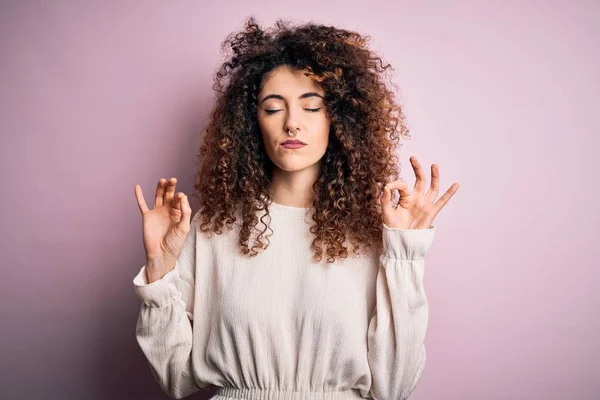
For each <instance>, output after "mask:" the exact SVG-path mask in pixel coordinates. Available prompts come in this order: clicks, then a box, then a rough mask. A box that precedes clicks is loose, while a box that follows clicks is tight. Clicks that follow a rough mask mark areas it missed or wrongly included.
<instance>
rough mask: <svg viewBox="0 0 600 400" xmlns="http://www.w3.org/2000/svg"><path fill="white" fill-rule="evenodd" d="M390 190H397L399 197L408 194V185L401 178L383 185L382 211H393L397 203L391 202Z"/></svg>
mask: <svg viewBox="0 0 600 400" xmlns="http://www.w3.org/2000/svg"><path fill="white" fill-rule="evenodd" d="M392 190H398V191H399V192H400V198H402V197H406V196H410V193H409V192H408V185H407V184H406V183H405V182H402V181H401V180H396V181H394V182H390V183H388V184H387V185H385V186H384V187H383V196H382V197H381V208H382V210H383V212H386V213H390V212H393V211H394V210H395V209H396V207H397V205H396V206H394V205H393V204H392Z"/></svg>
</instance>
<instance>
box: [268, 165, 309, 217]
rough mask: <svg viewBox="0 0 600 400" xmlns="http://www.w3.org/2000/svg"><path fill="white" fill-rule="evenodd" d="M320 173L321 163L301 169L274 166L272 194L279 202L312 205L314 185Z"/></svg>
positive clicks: (301, 205) (292, 205)
mask: <svg viewBox="0 0 600 400" xmlns="http://www.w3.org/2000/svg"><path fill="white" fill-rule="evenodd" d="M318 174H319V164H318V163H317V164H314V165H311V166H310V167H307V168H304V169H302V170H299V171H284V170H282V169H280V168H278V167H277V166H275V167H274V168H273V177H272V179H271V190H270V195H271V198H272V199H273V201H274V202H275V203H277V204H281V205H284V206H290V207H302V208H308V207H311V205H312V201H313V198H314V193H313V189H312V186H313V184H314V182H315V181H316V180H317V177H318Z"/></svg>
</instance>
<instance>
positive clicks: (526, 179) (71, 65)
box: [0, 0, 600, 400]
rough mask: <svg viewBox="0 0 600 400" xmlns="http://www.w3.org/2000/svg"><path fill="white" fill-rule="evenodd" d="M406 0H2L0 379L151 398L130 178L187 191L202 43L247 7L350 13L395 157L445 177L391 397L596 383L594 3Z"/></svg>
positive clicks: (582, 393)
mask: <svg viewBox="0 0 600 400" xmlns="http://www.w3.org/2000/svg"><path fill="white" fill-rule="evenodd" d="M51 3H52V4H51ZM84 3H85V4H84ZM415 3H417V2H408V1H406V2H384V1H380V2H378V1H368V2H364V3H362V2H361V3H359V2H356V3H349V2H348V1H345V0H340V1H326V2H324V1H322V0H319V1H311V0H306V1H302V2H293V3H290V2H281V1H273V2H271V1H257V2H246V1H241V0H238V1H229V2H227V1H220V2H210V3H208V2H207V4H202V3H201V2H190V1H187V2H172V1H171V2H165V1H152V2H150V1H143V2H142V1H139V2H134V1H129V2H124V1H118V2H117V1H113V2H107V1H86V2H79V1H55V2H48V1H22V2H19V1H3V2H2V3H1V5H0V71H1V74H0V132H1V144H0V151H1V154H0V165H1V166H2V177H3V179H5V180H4V188H5V189H4V190H3V191H2V193H3V195H2V200H3V202H2V203H3V204H2V207H1V210H2V222H3V223H2V225H1V228H0V229H1V235H2V236H1V239H2V240H1V243H2V258H3V260H2V263H1V265H2V271H1V274H2V276H1V279H0V312H1V315H0V317H1V321H2V322H1V326H2V328H1V329H0V335H1V340H0V346H1V356H0V360H1V361H0V365H1V370H0V380H1V382H0V398H3V399H17V398H30V399H34V398H44V399H84V398H85V399H120V398H122V399H132V398H144V399H164V398H166V396H165V395H164V394H162V392H161V390H160V388H159V387H158V384H157V383H156V382H155V381H154V379H153V377H152V376H151V373H150V369H149V367H148V365H147V364H146V361H145V359H144V358H143V355H142V353H141V351H140V350H139V349H138V347H137V343H136V342H135V337H134V328H135V323H136V318H137V313H138V311H139V306H140V303H139V300H138V299H137V297H136V296H135V293H134V290H133V284H132V279H133V277H134V275H135V274H136V273H137V272H138V271H139V268H140V267H141V265H142V264H143V262H144V250H143V245H142V239H141V217H140V214H139V210H138V209H137V205H136V202H135V197H134V194H133V186H134V184H136V183H140V184H141V185H142V188H143V190H144V192H145V195H146V198H147V199H148V198H150V199H151V198H152V192H153V190H154V187H155V185H156V181H157V180H158V178H160V177H165V178H169V177H171V176H176V177H177V178H179V181H180V185H179V189H180V190H182V191H184V192H186V193H187V192H189V191H190V189H191V184H192V174H193V173H194V171H195V165H194V157H195V152H196V147H197V146H198V144H199V139H200V137H199V135H198V134H197V132H198V129H199V127H200V126H201V125H202V123H203V121H204V120H205V117H206V114H207V112H208V110H209V107H210V105H211V102H212V99H213V94H212V91H211V85H212V74H213V72H214V71H215V69H216V68H217V66H218V65H219V63H220V61H221V56H220V54H219V48H220V43H221V41H222V40H223V39H224V38H225V35H226V34H227V33H229V32H231V31H233V30H235V29H239V28H240V27H241V26H242V24H243V21H244V19H245V17H247V16H249V15H250V14H253V15H255V16H256V17H257V18H258V19H259V21H260V22H262V23H264V24H267V25H271V24H272V22H273V21H274V20H275V19H276V18H277V17H283V18H291V17H293V18H294V20H296V21H298V22H302V21H308V20H311V19H312V20H315V21H319V22H323V23H327V24H333V25H336V26H339V27H344V28H349V29H355V30H358V31H360V32H363V33H368V34H370V35H371V36H372V38H373V40H372V46H373V48H374V49H376V50H378V51H380V52H381V54H382V55H383V56H384V57H386V59H387V60H388V61H390V62H391V63H392V65H393V66H394V67H395V69H396V72H395V77H396V78H395V81H396V82H397V83H398V86H399V87H400V89H401V90H402V93H401V96H402V102H403V103H404V104H405V111H406V115H407V117H408V122H409V124H410V128H411V130H412V135H413V139H412V140H411V141H408V142H405V145H404V147H403V149H402V153H401V160H402V164H403V168H404V169H403V172H402V176H403V177H404V178H405V179H406V180H407V181H409V183H410V184H411V186H412V183H413V182H414V175H413V174H412V170H411V169H410V164H409V163H408V157H409V156H410V155H416V156H417V157H418V158H419V159H420V160H421V163H422V164H423V165H424V167H425V168H426V169H427V170H428V169H429V167H430V165H431V164H432V163H438V164H439V166H440V170H441V184H442V188H443V190H444V191H445V190H446V189H447V188H448V187H449V186H450V185H451V184H452V183H453V182H460V184H461V187H460V189H459V191H458V193H457V194H456V195H455V196H454V198H453V199H452V200H451V201H450V203H449V204H448V206H447V207H446V209H444V210H442V212H441V213H440V214H439V215H438V217H437V218H436V225H437V236H436V243H435V244H434V246H433V248H432V250H431V251H430V253H429V255H428V259H427V267H428V270H427V274H426V290H427V292H428V296H429V300H430V313H431V314H430V327H429V331H428V336H427V340H426V344H427V346H428V352H427V356H428V361H427V366H426V370H425V373H424V376H423V378H422V380H421V383H420V385H419V386H418V388H417V389H416V390H415V392H414V395H413V396H412V397H411V399H416V400H426V399H598V398H600V378H599V376H600V361H599V360H600V345H599V344H598V341H597V338H599V337H600V322H599V314H600V313H599V308H600V307H599V304H600V294H599V293H600V291H599V290H598V282H599V281H600V272H599V267H600V263H599V262H598V258H599V256H600V251H599V246H598V244H597V243H596V241H597V240H598V239H599V238H600V232H599V228H598V227H599V223H600V221H599V213H598V206H597V204H598V199H597V197H596V196H598V194H599V193H598V182H600V176H599V175H600V168H598V165H597V163H596V162H594V161H593V159H594V158H595V157H596V152H597V150H598V148H599V145H600V143H599V142H600V141H599V139H598V137H599V134H600V129H599V128H600V124H599V122H598V114H597V112H598V109H599V108H600V104H599V103H600V102H599V98H600V95H599V93H600V78H599V76H600V74H599V73H598V71H600V56H599V54H600V52H599V51H598V50H599V49H600V45H599V44H600V43H599V38H600V7H599V3H598V2H594V1H572V2H567V1H564V2H558V1H546V2H526V4H525V2H517V1H511V2H506V1H504V2H503V1H495V2H492V1H486V2H479V1H472V2H466V1H453V2H447V1H442V0H438V1H427V2H418V4H417V5H415ZM484 3H485V5H484ZM561 3H562V4H561ZM194 211H195V210H194ZM201 397H203V396H200V398H201Z"/></svg>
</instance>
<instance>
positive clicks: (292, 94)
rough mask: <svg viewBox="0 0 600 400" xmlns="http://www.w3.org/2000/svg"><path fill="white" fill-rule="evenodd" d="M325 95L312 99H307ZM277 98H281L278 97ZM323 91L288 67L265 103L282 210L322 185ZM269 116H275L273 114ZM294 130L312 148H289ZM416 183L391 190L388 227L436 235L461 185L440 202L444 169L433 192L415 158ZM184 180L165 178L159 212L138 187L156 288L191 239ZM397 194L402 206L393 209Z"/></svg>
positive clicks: (304, 202) (385, 203)
mask: <svg viewBox="0 0 600 400" xmlns="http://www.w3.org/2000/svg"><path fill="white" fill-rule="evenodd" d="M311 93H312V94H314V93H316V94H317V95H307V94H311ZM272 95H275V97H271V96H272ZM324 95H325V93H324V91H323V89H322V88H320V86H319V85H318V84H317V83H315V82H313V81H312V80H311V79H310V78H308V77H307V76H305V75H304V73H303V72H302V71H294V70H291V69H289V68H288V67H285V66H283V67H278V68H277V69H274V70H273V71H272V72H271V73H270V74H268V75H267V76H266V77H265V79H264V82H263V86H262V88H261V91H260V92H259V96H258V102H259V106H258V110H257V114H258V115H257V116H258V122H259V125H260V130H261V135H262V139H263V141H264V143H265V149H266V151H267V153H268V156H269V157H270V159H271V160H272V161H273V163H274V165H275V168H274V171H273V179H272V185H271V186H272V187H271V196H272V197H273V200H274V201H275V202H276V203H278V204H282V205H287V206H291V207H304V208H307V207H310V204H311V202H312V184H313V183H314V181H315V180H316V179H317V176H318V173H319V169H320V162H321V158H322V157H323V155H324V154H325V152H326V150H327V145H328V143H329V126H330V120H329V119H328V117H327V115H326V112H325V111H326V109H325V105H324V102H323V99H322V98H321V97H319V96H324ZM267 110H271V111H272V113H269V112H268V111H267ZM312 110H315V111H312ZM288 129H290V130H292V132H294V131H295V130H296V129H297V131H298V134H297V135H296V137H295V138H294V139H298V140H301V141H303V142H305V143H306V144H307V145H306V146H304V147H302V148H300V149H293V150H292V149H286V148H284V147H282V146H281V143H283V142H284V141H285V140H287V139H288V138H290V137H289V136H288V134H287V131H288ZM410 162H411V165H412V167H413V170H414V172H415V176H416V181H415V185H414V188H413V191H412V193H411V192H410V191H409V190H408V185H407V184H406V183H405V182H403V181H402V180H401V179H398V180H396V181H393V182H390V183H388V184H386V185H385V186H384V190H383V194H382V196H381V197H380V198H379V202H380V204H381V206H382V216H383V223H384V224H385V225H387V226H388V227H390V228H395V229H406V230H410V229H431V228H432V226H433V220H434V218H435V217H436V216H437V214H438V213H439V212H440V211H441V210H442V208H443V207H444V206H445V205H446V204H447V203H448V201H449V200H450V199H451V198H452V196H453V195H454V194H455V193H456V191H457V190H458V188H459V184H458V182H455V183H453V184H452V186H451V187H450V188H449V189H448V190H447V191H446V192H445V193H444V194H443V195H442V196H441V197H440V198H439V199H437V201H436V198H437V197H438V192H439V177H440V173H439V167H438V165H437V164H433V165H432V166H431V186H430V187H429V190H428V191H427V192H425V189H426V177H425V172H424V171H423V168H422V167H421V164H420V163H419V161H418V160H417V158H416V157H415V156H412V157H410ZM176 185H177V179H176V178H175V177H172V178H171V179H169V180H166V179H163V178H160V179H159V181H158V185H157V187H156V192H155V196H154V207H153V208H152V209H149V207H148V206H147V205H146V201H145V199H144V195H143V193H142V188H141V186H140V185H138V184H136V185H134V193H135V197H136V200H137V204H138V207H139V209H140V213H141V214H142V222H143V239H144V247H145V249H146V258H147V262H146V276H147V279H148V282H149V283H152V282H154V281H156V280H158V279H161V278H163V277H164V275H165V274H167V273H168V272H169V271H171V270H173V268H174V267H175V262H176V260H177V257H178V255H179V253H180V252H181V249H182V248H183V244H184V241H185V238H186V236H187V234H188V233H189V231H190V221H191V217H192V210H191V207H190V205H189V202H188V198H187V196H186V195H185V194H184V193H183V192H176ZM392 190H398V191H399V193H400V198H399V200H398V203H397V204H396V205H394V204H392Z"/></svg>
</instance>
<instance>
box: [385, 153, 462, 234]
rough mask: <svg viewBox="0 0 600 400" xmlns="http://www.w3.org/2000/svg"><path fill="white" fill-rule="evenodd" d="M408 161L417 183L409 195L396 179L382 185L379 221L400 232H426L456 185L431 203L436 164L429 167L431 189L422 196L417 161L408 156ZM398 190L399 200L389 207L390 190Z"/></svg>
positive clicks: (422, 181) (422, 176)
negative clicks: (380, 218)
mask: <svg viewBox="0 0 600 400" xmlns="http://www.w3.org/2000/svg"><path fill="white" fill-rule="evenodd" d="M410 162H411V164H412V166H413V169H414V171H415V175H416V177H417V180H416V182H415V187H414V190H413V192H412V193H410V192H409V191H408V185H407V184H406V183H404V182H402V181H401V180H396V181H393V182H390V183H388V184H387V185H385V186H384V190H383V195H382V196H381V198H380V203H381V207H382V213H383V222H384V224H386V225H387V226H389V227H390V228H400V229H430V228H431V226H432V223H433V219H434V218H435V216H436V215H437V214H438V213H439V212H440V210H441V209H442V208H443V207H444V206H445V205H446V203H448V201H449V200H450V198H451V197H452V196H453V195H454V193H456V191H457V190H458V187H459V184H458V182H456V183H454V184H453V185H452V186H450V188H449V189H448V190H447V191H446V193H444V194H443V195H442V197H440V198H439V199H438V200H437V201H436V202H435V203H434V200H435V198H436V197H437V195H438V189H439V180H440V172H439V168H438V166H437V164H433V165H432V166H431V187H430V188H429V191H428V192H427V193H425V184H426V182H425V173H424V172H423V169H422V168H421V164H419V161H417V158H416V157H414V156H412V157H410ZM394 189H398V191H399V192H400V199H399V201H398V204H397V205H396V206H395V207H394V206H393V205H392V190H394Z"/></svg>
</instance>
